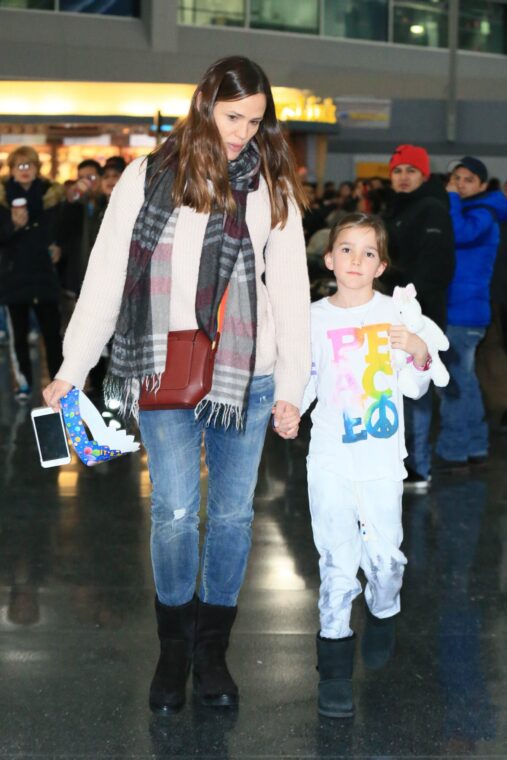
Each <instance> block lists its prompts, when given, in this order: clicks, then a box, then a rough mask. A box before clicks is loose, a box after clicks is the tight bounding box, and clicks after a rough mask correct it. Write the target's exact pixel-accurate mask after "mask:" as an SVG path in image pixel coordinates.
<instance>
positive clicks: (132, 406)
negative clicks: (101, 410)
mask: <svg viewBox="0 0 507 760" xmlns="http://www.w3.org/2000/svg"><path fill="white" fill-rule="evenodd" d="M140 387H141V386H140V383H139V380H138V379H137V377H116V376H115V375H108V376H107V377H106V379H105V381H104V388H103V390H104V401H105V403H106V406H109V404H111V403H113V404H114V405H115V406H116V404H118V403H119V404H120V406H119V408H118V411H117V414H118V416H120V417H121V418H122V419H124V420H127V419H128V418H129V417H133V418H134V419H135V420H136V421H137V420H139V391H140Z"/></svg>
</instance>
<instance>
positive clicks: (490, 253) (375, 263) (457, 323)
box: [0, 56, 507, 718]
mask: <svg viewBox="0 0 507 760" xmlns="http://www.w3.org/2000/svg"><path fill="white" fill-rule="evenodd" d="M9 168H10V173H11V176H10V177H9V179H8V180H7V181H6V182H5V183H4V184H3V185H2V188H1V193H2V194H1V195H0V304H3V305H5V306H6V307H7V310H8V314H9V329H10V330H11V331H12V338H13V351H12V365H13V375H14V377H15V382H16V386H15V395H16V398H17V399H18V401H22V400H26V399H27V398H28V397H29V395H30V392H31V384H32V374H31V366H30V357H29V351H28V343H27V336H28V333H29V329H30V321H29V312H30V310H33V311H34V312H35V315H36V318H37V321H38V323H39V326H40V330H41V333H42V337H43V339H44V344H45V348H46V357H47V363H48V371H49V375H50V377H51V382H50V383H49V385H48V386H47V387H46V388H45V389H44V391H43V397H44V400H45V401H46V403H47V404H48V405H49V406H51V407H52V408H53V409H54V410H55V411H58V410H59V409H60V408H61V406H60V401H61V399H62V398H63V397H64V396H65V394H66V393H68V392H69V390H70V389H71V388H72V387H73V386H76V387H79V388H83V387H84V386H85V383H86V378H87V377H88V378H89V379H88V386H87V387H88V388H89V389H90V390H91V391H95V392H98V391H99V390H100V386H101V385H102V381H103V380H104V375H105V367H106V364H108V371H107V378H106V387H107V388H108V389H109V390H110V391H111V392H112V391H114V393H115V394H117V398H118V399H119V400H120V403H121V408H122V411H123V413H124V414H125V415H129V414H133V415H134V416H135V417H137V420H138V423H139V430H140V434H141V437H142V441H143V444H144V446H145V448H146V450H147V452H148V466H149V470H150V479H151V482H152V486H153V491H152V531H151V545H150V546H151V554H152V564H153V573H154V585H155V591H156V594H155V600H154V607H155V617H156V622H157V631H158V636H159V642H160V653H159V656H158V662H157V665H156V668H155V672H154V675H153V678H152V681H151V686H150V690H149V704H150V708H151V709H152V711H153V712H155V713H156V714H161V715H170V714H172V713H174V712H177V711H178V710H180V709H181V708H182V707H183V705H184V703H185V698H186V683H187V679H188V676H189V673H190V670H191V669H193V677H194V689H195V693H196V695H197V698H198V699H199V700H200V702H201V703H202V704H203V705H206V706H211V707H221V708H224V707H225V708H230V707H234V706H236V705H237V704H238V700H239V689H238V686H237V684H236V682H235V680H234V679H233V677H232V675H231V673H230V671H229V668H228V665H227V662H226V652H227V648H228V646H229V639H230V636H231V632H232V628H233V626H234V622H235V619H236V615H237V604H238V597H239V594H240V590H241V586H242V584H243V580H244V577H245V572H246V567H247V562H248V557H249V551H250V545H251V526H252V520H253V498H254V491H255V486H256V480H257V470H258V467H259V462H260V458H261V454H262V450H263V444H264V437H265V433H266V429H267V426H268V424H269V421H270V420H271V422H272V427H273V430H274V431H275V433H277V434H278V435H279V436H280V437H281V438H282V439H291V438H294V437H295V436H296V435H297V434H298V428H299V423H300V417H301V414H302V413H304V412H305V410H306V409H307V408H310V407H311V406H313V405H314V403H315V402H316V405H315V406H313V412H312V423H313V425H312V433H311V443H310V453H309V457H308V485H309V504H310V510H311V516H312V529H313V535H314V541H315V545H316V547H317V549H318V552H319V555H320V574H321V586H320V596H319V613H320V628H319V631H318V633H317V637H316V647H317V662H318V670H319V687H318V709H319V712H320V713H321V714H322V715H325V716H328V717H332V718H349V717H351V716H352V715H353V714H354V704H353V693H352V673H353V664H354V657H355V654H354V650H355V645H356V635H355V632H354V631H353V629H352V628H351V627H350V621H351V609H352V603H353V600H354V599H355V597H357V596H358V595H359V594H360V593H361V590H362V589H361V584H360V583H359V581H358V579H357V572H358V569H359V567H362V568H363V570H364V572H365V575H366V578H367V586H366V589H365V602H366V609H365V621H366V622H365V629H364V633H363V637H362V642H361V650H362V655H363V660H364V663H365V665H366V666H367V667H370V668H374V669H375V668H379V667H382V666H383V665H385V664H386V662H387V661H388V660H389V658H390V656H391V654H392V652H393V648H394V635H395V620H396V617H397V615H398V613H399V611H400V590H401V585H402V580H403V572H404V567H405V564H406V561H407V560H406V557H405V556H404V554H403V553H402V551H401V549H400V546H401V540H402V527H401V502H402V493H403V481H404V480H405V483H406V484H407V485H408V486H409V487H412V488H415V489H417V490H418V491H420V492H421V491H424V490H425V489H427V488H428V487H429V483H430V478H431V463H432V461H435V460H434V458H433V457H432V450H431V443H430V428H431V422H432V414H433V407H434V399H433V398H432V396H431V393H430V392H428V388H429V384H430V378H431V365H432V362H433V361H436V359H437V357H436V356H435V355H433V356H432V355H431V346H430V345H429V344H428V343H427V342H426V341H425V340H424V339H423V338H422V337H421V336H419V335H418V334H417V332H415V331H414V332H411V331H410V329H409V328H408V327H407V326H406V325H404V324H403V323H401V322H400V319H399V316H398V312H397V310H396V304H395V299H394V298H392V297H391V294H392V293H393V290H394V288H395V287H396V286H408V285H409V284H410V283H412V284H413V285H414V286H415V289H416V291H417V297H418V299H419V301H420V304H421V306H422V309H423V312H424V314H425V315H426V316H427V317H429V318H430V319H432V320H433V321H434V322H435V323H436V325H437V327H436V329H440V330H441V331H445V333H446V335H447V337H448V340H449V343H450V349H449V351H448V352H447V355H446V356H444V357H443V358H444V361H445V363H446V365H447V369H448V371H449V374H450V379H451V381H450V383H449V385H448V386H447V387H445V388H443V389H442V390H441V391H440V392H439V395H440V426H439V433H438V437H437V442H436V454H437V457H438V459H437V460H436V462H437V464H438V466H439V467H440V468H441V469H447V470H453V471H454V470H461V469H464V468H468V467H470V466H476V465H481V464H483V463H484V462H485V460H486V459H487V457H488V452H489V441H488V427H487V422H486V418H485V410H484V406H483V404H482V399H481V394H480V388H479V385H478V381H477V377H476V374H475V353H476V350H477V346H478V344H479V342H480V341H481V340H482V338H483V337H484V333H485V329H486V327H487V326H488V324H489V322H490V320H491V307H490V287H491V282H492V278H493V272H494V269H495V264H496V270H495V272H496V274H495V277H496V286H497V291H498V292H501V293H505V292H507V289H506V288H505V287H504V285H503V281H502V282H501V283H500V280H501V278H503V277H504V276H505V275H504V271H505V262H504V260H505V256H506V251H505V250H502V249H501V243H500V241H501V234H500V233H501V229H500V228H501V225H504V224H505V222H506V221H507V198H506V197H505V196H504V194H503V193H502V191H501V190H500V189H499V188H498V186H495V185H494V184H491V183H492V181H489V184H488V171H487V168H486V166H485V164H484V163H483V162H482V161H481V160H480V159H478V158H476V157H473V156H464V157H462V158H460V159H458V160H457V161H455V162H454V163H453V165H451V166H450V167H449V173H448V174H447V175H446V176H445V178H442V177H439V176H433V175H432V174H431V171H430V158H429V156H428V153H427V152H426V150H425V149H424V148H423V147H421V146H414V145H408V144H405V145H400V146H398V147H397V148H396V149H395V150H394V152H393V155H392V156H391V159H390V161H389V175H390V179H389V182H387V181H384V180H382V179H379V178H372V179H370V180H362V179H361V180H357V181H355V182H342V183H341V184H340V185H339V186H338V187H336V185H335V184H334V183H333V182H331V181H330V182H328V183H326V185H325V187H324V190H323V193H322V194H321V195H318V193H317V189H316V187H315V186H313V185H312V184H311V183H308V182H307V183H302V182H301V179H300V175H299V174H298V172H297V169H296V166H295V163H294V159H293V157H292V154H291V153H290V151H289V148H288V145H287V143H286V140H285V137H284V135H283V133H282V131H281V130H280V126H279V124H278V122H277V119H276V112H275V106H274V101H273V96H272V92H271V87H270V84H269V81H268V79H267V77H266V75H265V73H264V71H263V70H262V68H261V67H260V66H258V64H256V63H254V62H253V61H251V60H249V59H246V58H243V57H240V56H232V57H227V58H223V59H221V60H219V61H217V62H215V63H214V64H212V65H211V66H210V67H209V68H208V69H207V71H206V72H205V73H204V75H203V77H202V78H201V81H200V83H199V85H198V86H197V88H196V91H195V93H194V96H193V98H192V101H191V106H190V110H189V113H188V115H187V116H186V117H185V118H184V119H182V120H181V121H180V122H179V123H178V124H177V125H176V127H175V129H174V130H173V132H172V133H171V135H170V136H169V138H168V139H167V140H166V141H165V143H163V144H162V145H161V146H160V147H159V148H158V149H157V150H156V151H155V152H154V153H153V154H151V156H150V157H149V159H148V160H147V161H145V160H144V159H136V160H135V161H133V162H132V163H131V164H130V165H129V166H128V167H125V166H124V164H123V162H122V161H121V159H119V158H115V159H109V160H108V161H107V162H106V165H105V166H101V165H100V164H99V163H97V162H96V161H93V160H87V161H83V162H82V163H81V164H80V165H79V167H78V176H77V177H76V181H75V182H71V183H68V184H66V186H65V187H59V186H58V185H56V184H55V183H52V182H50V181H49V180H45V179H43V178H41V177H40V176H39V161H38V157H37V154H36V152H35V151H34V150H33V149H31V148H27V147H21V148H18V149H17V150H15V151H14V152H13V153H12V154H11V156H10V157H9ZM121 175H123V176H121ZM117 183H118V185H117V187H116V190H115V192H114V193H112V190H113V188H114V187H115V185H116V184H117ZM499 246H500V253H499ZM331 273H332V275H331ZM323 274H326V276H327V278H328V280H329V279H332V280H333V282H334V290H333V291H332V292H330V294H329V297H324V298H321V299H320V300H318V301H317V302H316V303H314V304H313V305H312V306H311V307H310V289H309V279H310V280H311V279H316V278H319V277H322V276H323ZM378 290H383V291H384V293H379V292H377V291H378ZM502 297H503V296H502ZM62 304H63V305H64V307H65V308H64V309H63V312H64V314H65V316H64V321H65V322H67V321H68V326H67V329H66V333H65V339H64V342H63V350H62V338H61V332H62V322H61V318H62V317H61V315H62ZM502 313H503V314H504V317H505V313H506V310H505V309H504V311H503V312H502ZM505 321H507V320H505ZM219 325H220V327H219ZM188 331H195V332H196V333H199V334H200V335H201V337H202V339H203V340H204V341H205V342H206V345H209V346H211V347H212V348H213V350H214V351H216V355H215V365H214V371H213V374H212V383H211V387H210V388H208V390H207V391H206V392H205V393H204V395H202V396H201V397H200V399H199V400H198V401H197V402H196V403H195V404H194V403H193V404H191V405H188V404H187V405H185V403H179V404H174V403H171V404H169V405H165V404H164V403H163V402H160V403H159V405H158V406H157V405H155V407H153V406H152V407H151V408H150V409H147V408H146V407H143V393H144V392H146V393H149V392H150V391H151V392H152V391H153V389H154V388H159V387H160V385H161V381H162V376H163V375H164V374H165V373H166V372H168V371H169V370H170V368H171V362H174V358H173V357H172V355H171V351H170V349H169V348H168V346H169V341H168V335H169V337H170V336H171V335H173V337H174V335H175V334H176V333H178V334H181V333H182V332H188ZM219 333H220V334H219ZM111 339H112V342H111ZM395 351H396V352H400V353H401V354H402V358H403V362H402V367H399V368H395V367H394V360H393V361H391V358H392V356H393V357H394V352H395ZM62 354H63V357H62ZM105 354H106V355H107V359H106V356H105ZM404 370H406V371H407V373H408V375H409V380H410V383H411V385H412V387H413V390H412V391H411V392H410V393H409V392H408V391H406V390H403V388H402V383H401V380H400V377H401V372H402V371H404ZM378 376H382V378H383V379H382V380H381V381H379V379H378ZM155 395H156V394H155ZM405 420H406V431H407V448H408V460H407V463H408V466H407V469H405V465H404V459H405V454H406V452H405V422H404V421H405ZM203 442H204V447H205V450H206V463H207V466H208V496H207V512H206V514H207V517H206V532H205V540H204V544H203V545H202V547H201V546H200V544H199V530H198V528H199V514H200V468H201V446H202V443H203ZM407 475H408V477H406V476H407ZM198 578H199V581H198Z"/></svg>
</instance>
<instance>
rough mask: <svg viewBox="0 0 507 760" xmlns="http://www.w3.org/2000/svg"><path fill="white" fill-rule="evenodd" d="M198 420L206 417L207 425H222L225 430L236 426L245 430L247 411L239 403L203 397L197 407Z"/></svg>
mask: <svg viewBox="0 0 507 760" xmlns="http://www.w3.org/2000/svg"><path fill="white" fill-rule="evenodd" d="M194 414H195V418H196V420H199V419H202V418H204V417H206V420H205V423H204V424H205V425H206V427H209V426H210V425H213V427H216V426H217V425H221V426H222V427H223V428H224V429H225V430H227V429H228V428H229V427H231V426H234V427H235V428H236V430H238V431H243V430H244V427H245V417H246V415H245V412H244V411H242V409H241V407H240V406H238V405H237V404H226V403H224V402H223V401H212V400H211V399H207V398H203V400H202V401H199V403H198V404H197V406H196V407H195V411H194Z"/></svg>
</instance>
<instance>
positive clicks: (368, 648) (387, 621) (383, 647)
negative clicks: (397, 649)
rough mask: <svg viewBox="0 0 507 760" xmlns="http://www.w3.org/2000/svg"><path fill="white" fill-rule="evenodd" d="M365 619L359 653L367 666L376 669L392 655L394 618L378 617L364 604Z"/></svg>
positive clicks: (394, 635) (394, 630) (395, 616)
mask: <svg viewBox="0 0 507 760" xmlns="http://www.w3.org/2000/svg"><path fill="white" fill-rule="evenodd" d="M365 610H366V612H365V614H366V621H365V627H364V633H363V638H362V641H361V654H362V656H363V661H364V664H365V665H366V667H367V668H371V669H372V670H378V669H379V668H382V667H383V666H384V665H385V664H386V663H387V662H389V660H390V659H391V657H392V654H393V652H394V642H395V637H396V618H397V617H398V616H397V615H393V616H392V617H388V618H383V619H380V618H378V617H375V615H372V614H371V612H370V610H369V609H368V607H366V606H365Z"/></svg>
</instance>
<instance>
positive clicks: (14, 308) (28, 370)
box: [7, 302, 63, 386]
mask: <svg viewBox="0 0 507 760" xmlns="http://www.w3.org/2000/svg"><path fill="white" fill-rule="evenodd" d="M7 308H8V309H9V316H10V319H11V325H12V334H13V335H12V337H13V340H14V356H13V357H12V359H13V365H14V366H13V369H14V374H15V375H16V381H17V382H18V384H23V382H24V381H25V382H26V383H27V384H28V385H29V386H31V385H32V364H31V362H30V349H29V346H28V332H29V329H30V325H29V313H30V309H33V310H34V311H35V315H36V317H37V321H38V323H39V327H40V330H41V333H42V337H43V339H44V346H45V348H46V359H47V363H48V370H49V375H50V377H51V379H53V378H54V376H55V375H56V373H57V372H58V370H59V368H60V365H61V363H62V361H63V356H62V336H61V334H60V308H59V305H58V303H56V302H55V303H53V302H48V303H33V304H29V303H22V304H18V303H16V304H9V305H8V307H7Z"/></svg>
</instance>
